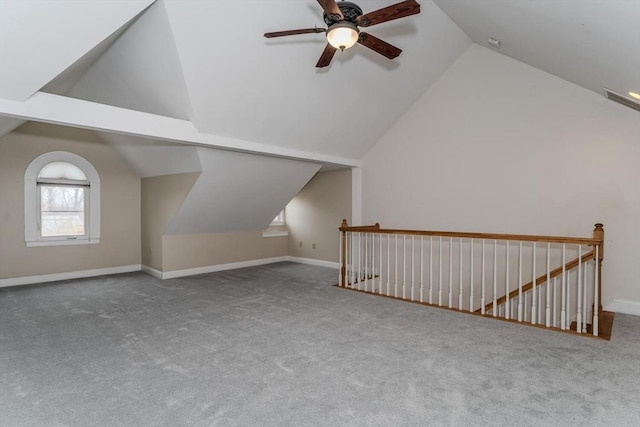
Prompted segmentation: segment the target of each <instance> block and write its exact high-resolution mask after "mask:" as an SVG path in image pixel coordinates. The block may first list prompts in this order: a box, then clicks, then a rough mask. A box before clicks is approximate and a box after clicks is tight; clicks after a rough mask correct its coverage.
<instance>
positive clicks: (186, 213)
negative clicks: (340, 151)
mask: <svg viewBox="0 0 640 427" xmlns="http://www.w3.org/2000/svg"><path fill="white" fill-rule="evenodd" d="M197 151H198V156H199V158H200V164H201V165H202V173H201V174H200V176H199V177H198V180H197V181H196V183H195V184H194V186H193V188H192V189H191V191H190V192H189V194H188V195H187V197H186V199H185V200H184V202H183V203H182V206H180V208H179V210H178V212H177V213H176V215H175V216H174V217H173V219H172V220H171V222H170V223H169V226H168V228H167V230H166V234H188V233H223V232H230V231H244V230H263V229H264V228H266V227H267V226H268V225H269V222H271V220H272V219H273V218H275V216H276V215H277V214H278V212H280V211H281V210H282V209H283V208H284V207H285V206H286V204H287V203H288V202H289V201H290V200H291V199H292V198H293V197H294V196H295V195H296V194H297V193H298V192H299V191H300V190H301V189H302V187H304V185H305V184H306V183H307V182H308V181H309V180H310V179H311V178H312V177H313V175H315V173H316V172H317V171H318V169H320V165H319V164H314V163H308V162H301V161H297V160H288V159H278V158H274V157H266V156H258V155H253V154H245V153H234V152H232V151H223V150H213V149H208V148H198V149H197Z"/></svg>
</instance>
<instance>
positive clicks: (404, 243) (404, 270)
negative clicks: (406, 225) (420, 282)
mask: <svg viewBox="0 0 640 427" xmlns="http://www.w3.org/2000/svg"><path fill="white" fill-rule="evenodd" d="M406 287H407V235H406V234H405V235H403V236H402V299H406V298H407V297H406V291H405V288H406Z"/></svg>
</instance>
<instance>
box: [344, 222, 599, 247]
mask: <svg viewBox="0 0 640 427" xmlns="http://www.w3.org/2000/svg"><path fill="white" fill-rule="evenodd" d="M379 227H380V225H379V224H376V225H368V226H358V227H340V231H341V232H358V231H375V232H376V233H379V234H399V235H414V236H437V237H458V238H466V239H487V240H513V241H526V242H549V243H567V244H577V245H598V244H600V243H602V240H600V239H598V238H593V237H561V236H536V235H529V234H496V233H470V232H459V231H426V230H393V229H385V228H379Z"/></svg>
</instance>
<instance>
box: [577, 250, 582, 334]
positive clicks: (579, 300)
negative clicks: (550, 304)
mask: <svg viewBox="0 0 640 427" xmlns="http://www.w3.org/2000/svg"><path fill="white" fill-rule="evenodd" d="M576 298H577V303H578V312H577V313H576V332H577V333H579V334H580V333H582V245H579V246H578V295H577V296H576Z"/></svg>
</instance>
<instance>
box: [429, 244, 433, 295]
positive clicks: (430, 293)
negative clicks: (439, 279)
mask: <svg viewBox="0 0 640 427" xmlns="http://www.w3.org/2000/svg"><path fill="white" fill-rule="evenodd" d="M429 304H433V236H429Z"/></svg>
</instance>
